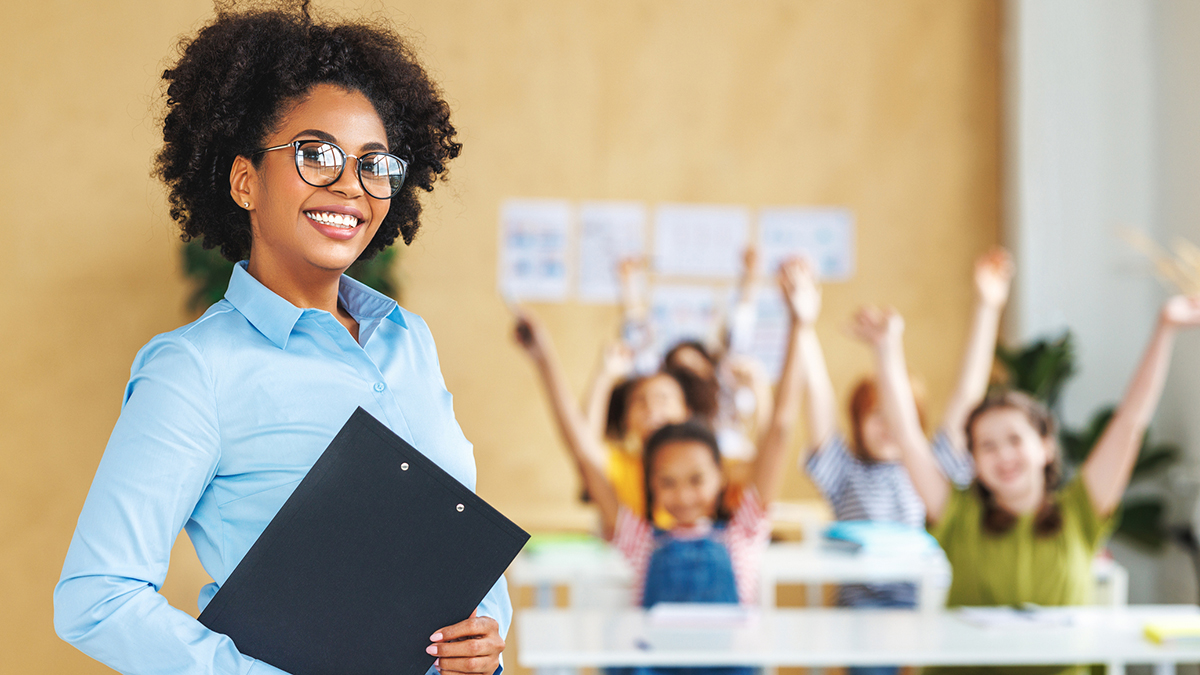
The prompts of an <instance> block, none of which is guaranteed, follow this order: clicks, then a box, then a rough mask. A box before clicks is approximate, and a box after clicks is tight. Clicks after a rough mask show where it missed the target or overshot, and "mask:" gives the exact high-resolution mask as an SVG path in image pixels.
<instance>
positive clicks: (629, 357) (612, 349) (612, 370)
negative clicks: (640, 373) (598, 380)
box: [601, 341, 633, 380]
mask: <svg viewBox="0 0 1200 675" xmlns="http://www.w3.org/2000/svg"><path fill="white" fill-rule="evenodd" d="M601 369H602V370H603V371H604V374H605V375H607V376H608V377H609V378H612V379H614V380H617V379H620V378H623V377H628V376H629V374H630V373H632V372H633V350H631V349H630V348H629V347H628V346H627V345H626V344H625V343H624V342H620V341H615V342H610V343H609V344H607V345H605V347H604V353H603V354H602V355H601Z"/></svg>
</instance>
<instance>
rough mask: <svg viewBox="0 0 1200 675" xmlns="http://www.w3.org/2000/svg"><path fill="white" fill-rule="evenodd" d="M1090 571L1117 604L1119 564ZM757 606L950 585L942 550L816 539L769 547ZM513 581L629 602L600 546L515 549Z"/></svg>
mask: <svg viewBox="0 0 1200 675" xmlns="http://www.w3.org/2000/svg"><path fill="white" fill-rule="evenodd" d="M1093 573H1094V574H1095V576H1096V580H1097V583H1098V585H1099V586H1100V587H1101V589H1106V592H1105V593H1104V594H1103V595H1104V597H1103V598H1098V600H1101V601H1103V602H1104V604H1112V605H1123V604H1125V599H1126V596H1127V589H1128V578H1127V575H1126V573H1125V570H1124V568H1122V567H1121V566H1120V565H1118V564H1117V563H1115V562H1113V561H1112V560H1109V559H1097V560H1096V561H1095V563H1094V564H1093ZM760 575H761V576H760V582H761V586H760V590H759V604H761V605H762V606H764V607H773V606H774V605H775V604H776V603H775V591H776V586H777V585H778V584H805V585H808V586H809V595H808V600H809V605H810V606H817V605H820V604H821V603H820V600H821V598H820V594H819V593H814V592H812V591H813V590H814V587H815V586H818V585H820V584H856V583H857V584H867V583H890V582H906V583H912V584H916V585H917V588H918V596H917V597H918V603H917V604H918V606H919V607H921V608H923V609H935V608H939V607H942V606H943V605H944V604H945V594H946V591H947V589H948V588H949V586H950V566H949V563H948V562H947V561H946V557H945V556H944V555H943V554H942V553H941V551H936V552H933V553H924V554H915V553H908V554H899V555H886V556H885V555H874V554H863V553H859V554H851V553H844V552H841V551H833V550H829V549H826V548H824V547H822V546H820V545H816V544H804V543H777V544H771V545H770V546H769V547H768V548H767V551H766V553H765V555H764V557H763V563H762V569H761V572H760ZM508 581H509V583H510V584H512V585H514V586H533V587H535V588H536V589H537V601H536V604H537V606H539V607H552V606H553V605H554V595H553V591H554V587H555V586H566V587H567V589H568V594H569V604H570V606H571V607H580V608H614V607H621V606H625V605H629V604H630V601H629V594H630V591H629V589H630V587H631V585H632V583H633V573H632V571H631V570H630V569H629V566H628V565H627V564H626V562H625V560H624V559H623V558H622V557H621V555H620V553H618V552H617V551H616V550H615V549H613V548H611V547H607V546H586V545H580V546H562V547H548V548H545V549H542V550H538V551H536V552H534V553H529V552H522V553H521V554H520V555H518V556H517V559H516V560H514V561H513V563H512V565H511V566H510V567H509V569H508Z"/></svg>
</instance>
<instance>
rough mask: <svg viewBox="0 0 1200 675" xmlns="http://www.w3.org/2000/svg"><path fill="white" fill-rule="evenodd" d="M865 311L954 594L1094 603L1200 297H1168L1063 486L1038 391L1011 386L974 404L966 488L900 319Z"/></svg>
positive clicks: (893, 421)
mask: <svg viewBox="0 0 1200 675" xmlns="http://www.w3.org/2000/svg"><path fill="white" fill-rule="evenodd" d="M864 319H865V320H864V322H863V324H862V332H863V333H864V334H865V335H868V336H869V337H870V339H871V341H872V344H874V345H875V348H876V351H877V352H878V357H879V360H880V366H881V368H880V388H881V393H882V399H883V408H884V411H885V414H886V415H887V418H888V423H889V425H891V426H892V427H893V428H894V429H896V430H897V433H896V439H897V443H898V444H899V445H900V447H901V448H902V450H903V458H904V465H905V467H906V468H907V469H908V472H909V475H910V476H911V477H912V481H913V486H914V487H915V488H916V492H917V494H918V495H919V496H920V498H921V501H922V503H924V505H925V510H926V513H927V514H928V519H929V528H930V532H931V533H932V534H933V535H934V536H935V537H936V538H937V539H938V541H939V542H940V543H941V545H942V548H944V549H945V551H946V556H947V558H949V560H950V565H951V568H952V570H953V581H952V582H951V586H950V595H949V598H948V604H949V605H950V606H959V605H1017V604H1021V603H1035V604H1038V605H1077V604H1084V603H1087V602H1088V601H1089V600H1090V597H1091V589H1092V585H1093V583H1092V574H1091V562H1092V558H1093V557H1094V556H1095V554H1096V551H1097V549H1099V547H1100V545H1101V544H1102V542H1103V540H1104V538H1105V536H1106V535H1107V534H1108V532H1109V531H1110V529H1111V526H1112V524H1113V514H1114V512H1115V511H1116V509H1117V506H1118V504H1119V503H1120V501H1121V497H1122V495H1123V493H1124V492H1125V487H1126V485H1127V484H1128V483H1129V476H1130V473H1131V472H1132V470H1133V464H1134V461H1135V460H1136V458H1137V454H1138V450H1139V448H1140V446H1141V441H1142V436H1143V434H1144V433H1145V431H1146V427H1147V426H1148V425H1149V423H1150V418H1151V417H1152V416H1153V413H1154V408H1155V407H1156V406H1157V404H1158V399H1159V396H1160V394H1161V393H1162V388H1163V383H1164V381H1165V379H1166V374H1167V366H1168V363H1169V361H1170V358H1171V347H1172V343H1173V342H1174V338H1175V334H1176V333H1177V332H1178V330H1179V329H1180V328H1182V327H1186V326H1196V325H1200V298H1198V297H1185V296H1176V297H1173V298H1171V299H1170V300H1168V301H1167V302H1166V304H1164V305H1163V308H1162V311H1161V312H1160V315H1159V320H1158V323H1157V325H1156V327H1155V330H1154V334H1153V336H1152V337H1151V339H1150V344H1149V346H1148V347H1147V348H1146V352H1145V354H1143V356H1142V360H1141V363H1140V364H1139V365H1138V368H1137V370H1136V372H1135V373H1134V376H1133V381H1132V382H1131V383H1130V385H1129V389H1128V390H1127V391H1126V393H1125V398H1124V399H1123V400H1122V401H1121V403H1120V405H1119V406H1118V407H1117V410H1116V412H1115V413H1114V415H1113V417H1112V419H1111V420H1110V422H1109V424H1108V426H1107V427H1106V428H1105V430H1104V433H1103V434H1102V435H1101V437H1100V440H1099V441H1098V442H1097V443H1096V446H1095V447H1094V448H1093V449H1092V451H1091V454H1090V455H1089V456H1088V458H1087V460H1086V461H1084V463H1083V465H1082V466H1081V467H1080V469H1079V471H1078V473H1077V474H1076V475H1075V476H1074V477H1072V478H1071V479H1070V480H1068V481H1066V482H1065V485H1062V487H1061V488H1060V485H1061V484H1062V472H1061V462H1060V457H1059V452H1058V446H1057V443H1056V431H1055V423H1054V419H1053V417H1052V416H1051V415H1050V414H1049V412H1048V411H1047V410H1046V409H1045V408H1044V407H1043V406H1042V405H1040V404H1038V403H1037V402H1035V401H1034V400H1033V399H1031V398H1030V397H1028V396H1025V395H1024V394H1019V393H1013V392H1008V393H1002V394H999V395H993V396H992V397H989V398H988V399H987V400H985V401H984V402H983V403H981V404H980V405H979V406H977V407H976V408H975V410H974V411H972V413H971V414H970V416H969V417H968V419H967V422H966V425H965V434H966V442H967V447H968V449H969V450H970V452H971V455H972V456H973V458H974V461H975V467H976V471H977V477H976V479H975V482H974V484H973V485H972V487H971V488H969V489H956V488H955V487H954V486H953V485H951V484H950V482H949V481H947V480H946V478H945V477H944V476H943V475H942V474H941V472H940V471H938V468H937V463H936V461H935V460H934V457H933V454H932V453H931V451H930V449H929V444H928V442H927V441H926V440H925V437H924V436H923V435H922V434H921V433H920V427H919V425H918V424H917V421H916V413H915V409H914V406H913V402H912V396H911V395H910V394H909V392H908V387H907V373H906V370H905V364H904V347H903V337H902V334H903V329H904V324H903V321H902V320H901V319H900V317H899V316H897V315H895V314H894V313H883V312H879V313H875V314H874V315H872V316H868V317H865V318H864ZM1051 670H1052V671H1053V670H1055V669H1051ZM1020 672H1025V671H1024V670H1022V671H1020Z"/></svg>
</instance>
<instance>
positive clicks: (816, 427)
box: [801, 249, 1012, 672]
mask: <svg viewBox="0 0 1200 675" xmlns="http://www.w3.org/2000/svg"><path fill="white" fill-rule="evenodd" d="M1011 279H1012V263H1011V261H1010V259H1009V257H1008V254H1007V253H1006V252H1005V251H1004V250H1003V249H997V250H995V251H992V252H989V253H987V254H985V255H984V256H981V257H980V258H979V259H978V260H977V261H976V263H975V289H976V297H977V300H976V308H975V315H974V321H973V324H972V327H971V332H970V339H969V341H968V344H967V349H966V356H965V357H964V361H963V368H962V372H961V375H960V377H959V382H958V386H957V387H956V389H955V393H954V395H953V396H952V397H951V399H950V402H949V403H948V404H947V406H946V412H945V415H944V417H943V420H942V429H941V431H939V433H938V434H937V435H936V436H935V440H934V447H936V448H938V449H939V453H938V458H939V460H941V461H942V463H943V468H944V469H945V470H946V472H947V474H949V475H951V476H954V477H956V480H957V481H962V482H968V481H969V480H970V474H971V471H972V470H973V469H972V468H971V466H970V464H969V461H964V459H963V458H964V457H965V452H959V451H956V450H954V448H955V447H956V446H961V444H962V441H961V440H959V437H961V435H962V434H961V432H959V431H957V430H958V429H960V428H961V425H962V421H963V419H964V418H965V417H966V414H967V412H968V411H969V410H970V408H971V407H972V406H973V405H974V404H975V403H976V402H977V401H979V399H981V398H982V397H983V394H984V391H985V389H986V387H987V381H988V375H989V373H990V371H991V366H992V356H991V355H992V352H993V351H994V349H995V343H996V331H997V330H998V327H999V321H1000V313H1001V311H1002V310H1003V307H1004V303H1005V301H1006V300H1007V298H1008V289H1009V283H1010V281H1011ZM802 292H803V293H805V294H806V295H810V296H812V297H813V299H812V300H810V301H809V303H808V305H809V306H811V307H813V308H814V312H813V314H812V316H805V317H802V320H803V321H804V324H805V327H804V329H803V337H802V338H801V349H802V351H801V353H802V354H803V359H804V364H805V367H804V373H805V376H806V385H807V388H808V398H807V412H808V421H809V444H810V447H811V448H813V449H814V450H813V451H812V454H811V455H809V457H808V460H807V462H806V464H805V468H806V469H807V470H808V474H809V476H810V477H811V478H812V480H813V482H814V483H816V485H817V488H818V489H819V490H820V491H821V493H822V494H823V495H824V496H825V498H826V499H828V500H829V502H830V503H831V504H832V505H833V510H834V515H835V516H836V517H837V519H838V520H874V521H889V522H899V523H903V524H905V525H909V526H911V527H914V528H921V527H924V525H925V508H924V506H923V505H922V503H921V500H920V499H919V498H918V497H917V494H916V493H915V492H914V491H913V486H912V483H911V482H910V480H909V477H908V474H907V472H906V471H905V470H904V467H903V466H902V465H901V463H900V448H899V446H898V445H897V444H896V442H895V439H894V436H893V434H892V433H891V432H890V430H889V428H888V425H887V424H886V423H885V422H884V418H883V415H882V412H881V410H880V408H879V405H878V398H879V396H878V391H877V388H876V385H875V382H874V380H872V379H867V380H864V381H862V382H860V383H859V384H858V385H857V386H856V387H855V390H854V393H853V394H852V396H851V398H850V419H851V423H852V425H853V445H852V446H850V447H848V446H847V444H846V441H845V440H844V439H843V438H842V436H841V435H840V434H838V433H837V432H836V431H835V426H834V394H833V385H832V384H831V383H830V381H829V375H828V372H827V371H826V369H825V360H824V357H823V356H822V354H821V345H820V343H819V342H818V340H817V334H816V332H815V331H814V330H813V328H812V326H813V323H814V322H815V321H816V319H817V311H816V310H817V309H819V307H820V290H819V289H818V288H817V285H816V281H815V280H814V279H806V280H805V284H804V286H803V291H802ZM860 315H861V312H860ZM860 337H862V335H861V332H860ZM838 604H839V605H843V606H850V607H864V606H874V607H912V606H914V605H915V604H916V589H915V588H914V586H913V585H912V584H872V585H847V586H843V587H841V588H840V589H839V591H838ZM890 670H891V671H892V672H894V669H890ZM856 672H858V671H856Z"/></svg>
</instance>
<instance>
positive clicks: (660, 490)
mask: <svg viewBox="0 0 1200 675" xmlns="http://www.w3.org/2000/svg"><path fill="white" fill-rule="evenodd" d="M650 471H651V473H650V491H651V494H652V495H653V497H654V505H655V506H657V507H659V508H662V509H664V510H666V512H667V513H669V514H671V516H672V517H673V518H675V521H676V522H677V523H679V524H680V525H683V526H691V525H695V524H696V523H697V522H699V521H700V520H701V519H702V518H711V517H712V516H713V515H715V514H716V512H717V500H718V499H720V497H721V488H722V486H723V485H722V483H723V478H722V475H721V467H720V466H718V465H717V463H716V462H715V461H714V460H713V455H712V450H711V449H709V447H708V446H707V445H705V444H703V443H701V442H699V441H672V442H668V443H666V444H665V445H663V446H662V447H660V448H658V450H657V451H656V452H655V453H654V464H653V465H652V466H651V467H650Z"/></svg>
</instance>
